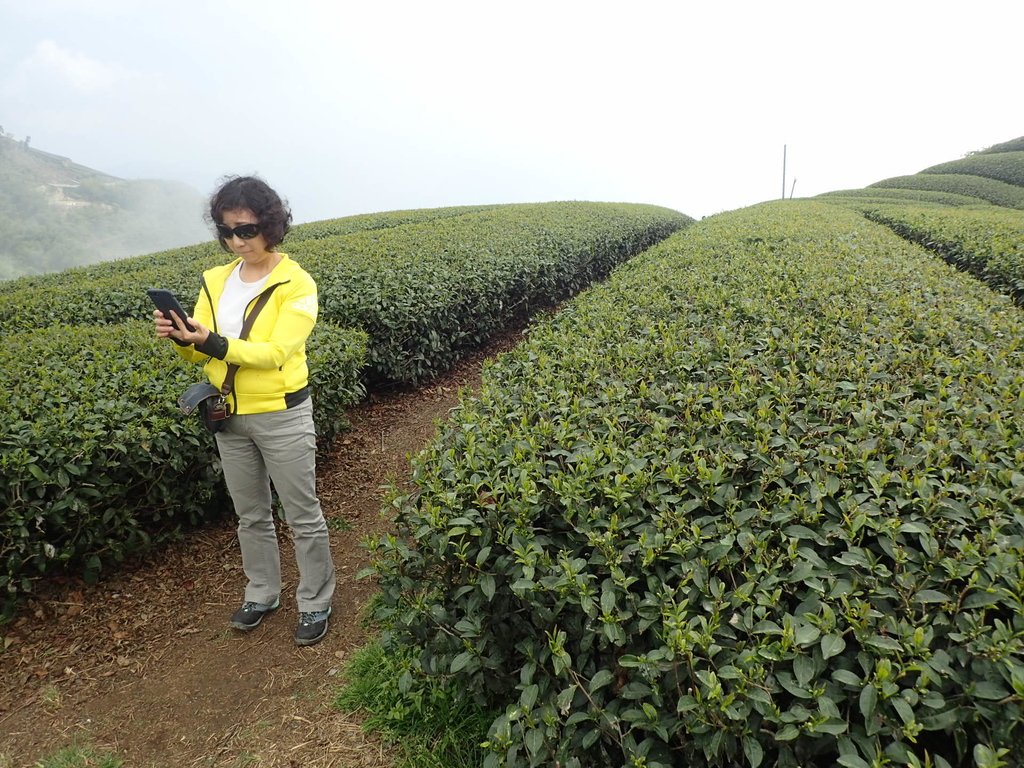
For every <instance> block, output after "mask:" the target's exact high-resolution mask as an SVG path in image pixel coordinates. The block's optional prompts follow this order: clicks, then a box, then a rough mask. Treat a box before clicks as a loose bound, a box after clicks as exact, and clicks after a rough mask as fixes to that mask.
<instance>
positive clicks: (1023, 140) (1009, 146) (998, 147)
mask: <svg viewBox="0 0 1024 768" xmlns="http://www.w3.org/2000/svg"><path fill="white" fill-rule="evenodd" d="M998 152H1024V136H1018V137H1017V138H1016V139H1010V140H1009V141H1004V142H1002V143H1000V144H993V145H992V146H991V147H987V148H985V149H983V150H981V151H980V152H975V153H974V154H976V155H994V154H996V153H998Z"/></svg>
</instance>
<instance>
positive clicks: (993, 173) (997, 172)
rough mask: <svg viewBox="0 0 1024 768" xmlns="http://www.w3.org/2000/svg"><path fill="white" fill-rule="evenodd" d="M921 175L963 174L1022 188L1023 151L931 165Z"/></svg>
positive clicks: (1004, 152)
mask: <svg viewBox="0 0 1024 768" xmlns="http://www.w3.org/2000/svg"><path fill="white" fill-rule="evenodd" d="M921 173H953V174H961V173H963V174H970V175H972V176H984V177H985V178H988V179H996V180H997V181H1005V182H1006V183H1007V184H1013V185H1015V186H1018V187H1024V151H1017V152H1014V151H1002V152H989V153H976V154H973V155H968V156H967V157H962V158H960V159H959V160H951V161H950V162H948V163H939V164H938V165H933V166H931V167H930V168H925V169H924V170H923V171H921Z"/></svg>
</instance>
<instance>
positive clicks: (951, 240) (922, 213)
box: [864, 206, 1024, 305]
mask: <svg viewBox="0 0 1024 768" xmlns="http://www.w3.org/2000/svg"><path fill="white" fill-rule="evenodd" d="M864 213H865V215H866V216H867V217H868V218H869V219H871V220H872V221H877V222H879V223H880V224H885V225H886V226H888V227H889V228H890V229H892V230H893V231H894V232H896V233H897V234H898V235H900V236H901V237H904V238H906V239H908V240H910V241H912V242H915V243H917V244H918V245H923V246H924V247H925V248H927V249H928V250H930V251H932V252H934V253H937V254H938V255H940V256H941V257H942V258H943V259H945V260H946V261H948V262H949V263H950V264H953V265H954V266H956V267H957V268H958V269H962V270H965V271H967V272H970V273H971V274H972V275H974V276H975V277H978V278H980V279H982V280H984V281H985V282H986V283H988V284H989V285H990V286H991V287H992V288H994V289H995V290H997V291H1000V292H1003V293H1006V294H1009V295H1010V296H1011V297H1013V300H1014V301H1015V302H1017V303H1018V304H1022V305H1024V215H1021V214H1020V213H1018V212H1016V211H1008V210H1006V209H1004V208H989V209H955V210H950V209H941V208H940V209H933V208H920V207H913V206H884V207H878V208H871V209H869V210H865V211H864Z"/></svg>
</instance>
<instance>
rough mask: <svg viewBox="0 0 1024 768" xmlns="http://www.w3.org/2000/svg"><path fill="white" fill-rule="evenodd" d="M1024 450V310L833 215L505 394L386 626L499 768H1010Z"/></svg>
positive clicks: (412, 527)
mask: <svg viewBox="0 0 1024 768" xmlns="http://www.w3.org/2000/svg"><path fill="white" fill-rule="evenodd" d="M1022 435H1024V318H1022V316H1021V314H1020V312H1019V310H1018V309H1017V308H1015V307H1013V306H1012V305H1011V304H1010V303H1009V302H1007V301H1005V300H1004V299H1001V298H1000V297H997V296H996V295H995V294H993V293H992V292H991V291H989V290H988V289H987V288H986V287H985V286H983V285H980V284H978V283H977V282H975V281H973V280H972V279H971V278H970V277H968V276H965V275H963V274H960V273H958V272H956V271H955V270H953V269H952V268H950V267H949V266H948V265H946V264H944V263H942V262H941V261H938V260H936V259H934V258H932V257H930V255H929V254H927V253H926V252H925V251H923V250H921V249H920V248H918V247H916V246H913V245H911V244H908V243H905V242H904V241H902V240H901V239H900V238H899V237H897V236H896V235H895V234H893V233H892V232H890V231H889V230H888V229H886V228H885V227H882V226H880V225H876V224H873V223H870V222H868V221H866V220H864V219H863V218H862V217H861V216H859V215H858V214H856V213H855V212H852V211H845V210H843V209H842V208H839V207H836V206H829V205H825V204H821V203H810V202H808V203H803V202H796V201H787V202H785V203H775V204H769V205H763V206H757V207H754V208H751V209H745V210H743V211H738V212H733V213H729V214H721V215H718V216H715V217H711V218H709V219H706V220H704V221H701V222H699V223H697V224H695V225H693V226H692V227H690V228H688V229H686V230H684V231H682V232H680V233H678V234H676V235H674V236H673V237H671V238H669V239H668V240H666V241H665V242H664V243H662V244H660V245H659V246H656V247H655V248H653V249H651V250H650V251H649V252H647V253H645V254H643V255H642V256H640V257H638V258H636V259H633V260H632V261H630V262H629V263H628V264H626V265H624V266H623V267H621V268H619V269H618V270H617V271H616V272H615V274H614V275H613V276H612V278H611V279H610V280H609V281H607V282H606V283H604V284H602V285H601V286H598V287H596V288H593V289H591V290H588V291H587V292H585V293H584V294H583V295H582V296H580V297H579V298H578V299H576V300H574V301H572V302H570V303H569V304H567V305H566V307H565V308H564V309H563V310H562V311H560V312H559V314H558V315H557V316H555V317H554V318H553V319H552V320H551V321H550V322H546V323H543V324H539V325H537V326H535V327H534V328H533V329H532V330H531V332H530V335H529V338H528V340H527V341H526V342H525V343H524V344H523V345H521V346H520V347H519V348H517V349H516V350H514V351H513V352H511V353H508V354H506V355H504V356H503V357H501V358H499V359H498V361H497V362H495V363H494V364H493V365H490V366H488V367H487V368H486V370H485V376H484V383H483V387H482V389H481V391H480V393H479V395H477V396H475V397H472V398H464V399H463V401H462V403H461V405H460V407H459V408H458V409H457V410H456V411H455V412H454V413H453V415H452V416H451V418H450V420H449V422H448V423H447V425H445V427H444V428H443V430H442V431H441V433H440V434H439V436H438V437H437V439H436V440H435V441H434V442H433V443H432V445H431V446H429V447H428V448H427V449H426V450H425V451H424V452H423V453H421V454H420V455H419V456H418V457H416V459H415V461H414V476H413V479H414V482H415V492H413V493H412V494H409V495H403V494H402V493H400V492H398V491H396V492H395V496H394V500H393V503H392V505H391V511H392V513H393V514H394V516H395V522H396V532H395V533H394V534H391V535H387V536H385V537H382V538H381V539H380V540H378V541H375V542H373V543H372V544H371V551H372V556H373V569H372V570H371V571H370V573H372V574H373V575H375V576H376V577H377V578H378V579H379V583H380V586H381V590H382V592H381V602H380V604H379V608H378V610H377V613H376V617H377V619H378V620H379V621H381V622H382V626H383V627H384V635H383V640H384V642H385V643H388V644H390V646H391V647H395V648H399V649H402V648H405V647H407V646H412V647H414V648H415V649H417V650H418V657H417V659H418V662H417V665H416V668H415V669H414V670H411V671H410V673H409V674H407V675H406V677H405V680H404V682H403V684H404V685H405V686H407V687H408V686H410V685H413V684H414V682H415V675H414V674H413V673H414V672H415V673H418V674H428V675H439V676H444V677H448V678H450V682H451V683H452V684H454V685H456V686H458V687H461V688H462V689H464V690H465V691H467V693H469V694H472V695H473V696H475V697H477V698H478V699H479V700H480V702H481V703H482V704H484V705H485V706H490V707H494V708H496V709H498V710H500V711H502V714H501V716H500V717H498V718H497V719H496V720H495V721H494V723H493V724H492V726H491V729H490V733H489V736H488V742H487V748H488V750H489V755H488V758H487V761H486V763H485V765H486V766H513V767H515V766H527V765H529V766H538V765H555V764H557V765H562V766H594V765H608V766H618V765H622V766H634V767H635V766H648V768H654V767H655V766H660V767H662V768H668V767H669V766H682V765H685V766H694V767H696V766H740V765H749V766H755V767H756V766H764V765H774V766H790V767H796V766H800V767H801V768H809V767H815V766H835V765H841V766H846V768H868V766H881V765H889V764H892V765H910V766H926V765H928V766H937V767H939V768H948V767H949V766H959V765H970V764H972V762H973V763H974V764H975V765H977V766H996V765H1019V764H1021V763H1022V762H1024V747H1022V740H1021V732H1020V727H1021V726H1020V724H1021V722H1022V717H1024V711H1022V706H1021V704H1022V701H1024V560H1022V555H1024V514H1022V506H1024V471H1022V466H1024V437H1022ZM401 652H402V651H401V650H399V655H401ZM1004 761H1005V762H1004Z"/></svg>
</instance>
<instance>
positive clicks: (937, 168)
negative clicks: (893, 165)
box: [819, 136, 1024, 209]
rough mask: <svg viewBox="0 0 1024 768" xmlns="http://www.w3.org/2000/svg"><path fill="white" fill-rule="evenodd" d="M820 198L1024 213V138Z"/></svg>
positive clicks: (827, 193) (828, 193)
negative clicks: (986, 207)
mask: <svg viewBox="0 0 1024 768" xmlns="http://www.w3.org/2000/svg"><path fill="white" fill-rule="evenodd" d="M819 197H823V198H826V199H835V198H854V199H871V200H872V201H879V200H887V201H893V200H905V201H913V202H930V203H940V204H943V205H995V206H1000V207H1003V208H1016V209H1024V136H1021V137H1018V138H1016V139H1011V140H1010V141H1005V142H1002V143H1000V144H995V145H993V146H991V147H987V148H986V149H982V150H978V151H976V152H968V153H967V154H966V155H965V156H964V157H962V158H960V159H958V160H951V161H949V162H945V163H939V164H937V165H933V166H930V167H928V168H924V169H922V170H921V171H919V172H918V173H915V174H911V175H907V176H892V177H890V178H887V179H881V180H879V181H876V182H874V183H873V184H869V185H868V186H867V187H865V188H864V189H844V190H839V191H836V192H826V193H825V194H824V195H819Z"/></svg>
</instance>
